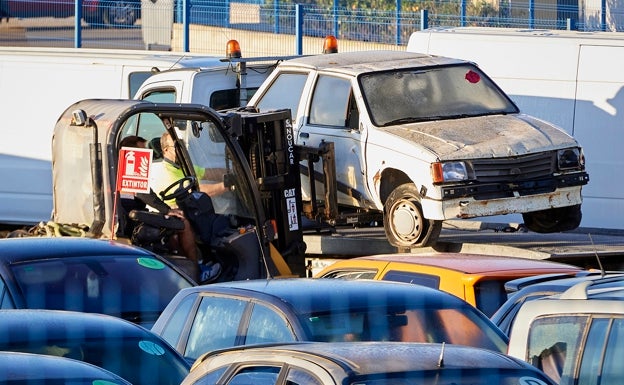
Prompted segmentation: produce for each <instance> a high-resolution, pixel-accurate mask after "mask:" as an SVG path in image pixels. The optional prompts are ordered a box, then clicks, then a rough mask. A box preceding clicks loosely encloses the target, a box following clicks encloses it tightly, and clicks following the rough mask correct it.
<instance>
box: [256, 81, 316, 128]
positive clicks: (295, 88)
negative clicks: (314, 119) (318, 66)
mask: <svg viewBox="0 0 624 385" xmlns="http://www.w3.org/2000/svg"><path fill="white" fill-rule="evenodd" d="M307 79H308V74H307V73H282V74H280V75H279V76H278V77H277V78H275V80H274V81H273V84H271V86H270V87H269V88H268V90H267V92H266V93H265V94H264V95H262V98H261V99H260V100H259V101H258V103H256V108H257V109H258V111H260V112H265V111H269V110H276V109H282V108H290V114H291V116H292V117H293V119H294V118H295V117H296V116H297V109H298V107H299V100H301V94H303V87H304V86H305V83H306V80H307Z"/></svg>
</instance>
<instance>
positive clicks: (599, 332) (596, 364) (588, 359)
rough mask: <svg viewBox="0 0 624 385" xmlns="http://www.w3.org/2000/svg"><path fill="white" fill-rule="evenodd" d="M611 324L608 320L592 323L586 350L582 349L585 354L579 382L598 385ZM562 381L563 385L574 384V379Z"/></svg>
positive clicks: (563, 379)
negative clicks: (566, 384)
mask: <svg viewBox="0 0 624 385" xmlns="http://www.w3.org/2000/svg"><path fill="white" fill-rule="evenodd" d="M609 324H610V321H609V319H608V318H600V319H595V320H594V321H593V322H592V323H591V326H590V328H589V333H588V334H587V341H586V343H585V348H584V349H581V351H582V352H583V358H582V360H581V369H580V371H579V381H580V383H581V384H587V385H597V384H598V377H599V376H598V374H599V373H600V366H601V363H602V362H603V359H602V354H603V353H604V348H605V343H606V340H605V338H606V336H607V333H608V328H609ZM561 380H562V381H561V383H562V385H564V384H565V383H573V382H574V381H573V378H562V379H561ZM607 383H608V382H607Z"/></svg>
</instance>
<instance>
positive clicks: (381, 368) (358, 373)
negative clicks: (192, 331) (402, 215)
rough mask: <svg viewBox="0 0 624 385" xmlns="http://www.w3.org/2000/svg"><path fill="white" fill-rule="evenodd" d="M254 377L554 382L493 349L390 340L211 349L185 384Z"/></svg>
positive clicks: (329, 383)
mask: <svg viewBox="0 0 624 385" xmlns="http://www.w3.org/2000/svg"><path fill="white" fill-rule="evenodd" d="M250 377H253V378H255V379H257V378H263V379H266V382H263V383H271V384H276V385H282V384H293V383H296V384H300V385H334V384H345V385H350V384H388V385H395V384H406V383H408V384H457V385H460V384H461V385H468V384H470V385H486V384H501V385H509V384H535V385H538V384H539V385H549V384H551V382H550V381H549V380H548V378H547V377H546V376H545V375H544V374H543V373H541V372H540V371H539V370H537V369H535V368H532V367H531V366H530V365H528V364H526V363H524V362H522V361H520V360H516V359H513V358H512V357H509V356H506V355H504V354H501V353H498V352H493V351H491V350H485V349H478V348H474V347H466V346H457V345H448V344H427V343H408V342H387V341H386V342H348V343H347V342H333V343H332V342H329V343H327V342H326V343H298V344H285V345H277V346H260V347H256V348H243V349H231V350H227V351H221V352H215V353H214V354H210V353H208V354H206V355H204V356H203V357H201V358H200V359H198V360H197V361H196V362H195V364H194V365H193V368H192V369H191V373H190V374H189V375H188V376H187V378H186V379H185V380H184V382H183V383H182V384H183V385H191V384H205V383H213V384H214V383H223V384H236V383H240V382H239V381H241V380H242V379H248V378H250ZM256 383H257V382H256Z"/></svg>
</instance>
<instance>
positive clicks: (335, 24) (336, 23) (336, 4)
mask: <svg viewBox="0 0 624 385" xmlns="http://www.w3.org/2000/svg"><path fill="white" fill-rule="evenodd" d="M333 13H334V33H333V35H334V36H335V37H336V38H338V37H339V36H338V0H334V5H333Z"/></svg>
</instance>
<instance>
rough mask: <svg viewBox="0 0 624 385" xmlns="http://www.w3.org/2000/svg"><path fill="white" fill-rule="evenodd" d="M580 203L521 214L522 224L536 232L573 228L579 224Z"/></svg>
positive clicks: (580, 216)
mask: <svg viewBox="0 0 624 385" xmlns="http://www.w3.org/2000/svg"><path fill="white" fill-rule="evenodd" d="M582 217H583V214H582V213H581V205H574V206H568V207H558V208H555V209H548V210H541V211H535V212H531V213H524V214H522V219H523V220H524V225H525V226H526V227H527V228H528V229H529V230H531V231H534V232H536V233H557V232H561V231H569V230H574V229H576V228H577V227H579V225H580V224H581V219H582Z"/></svg>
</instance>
